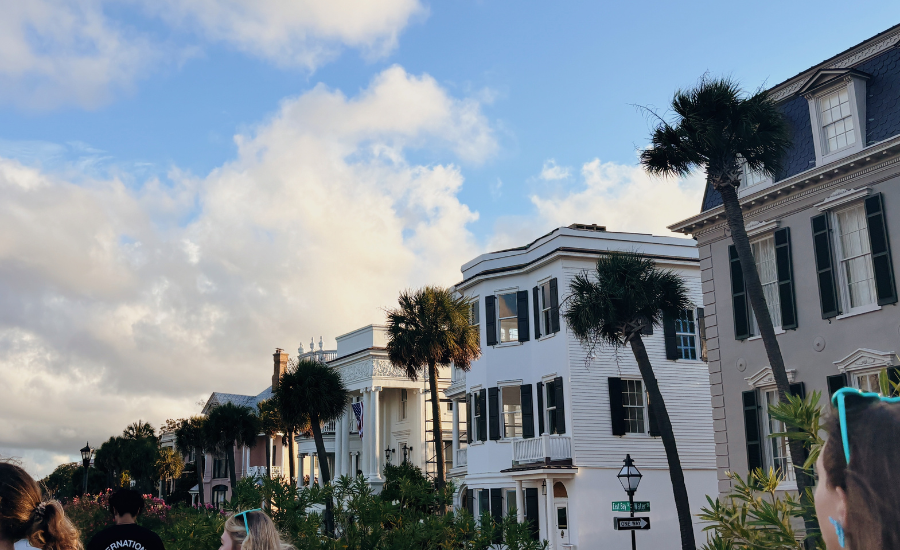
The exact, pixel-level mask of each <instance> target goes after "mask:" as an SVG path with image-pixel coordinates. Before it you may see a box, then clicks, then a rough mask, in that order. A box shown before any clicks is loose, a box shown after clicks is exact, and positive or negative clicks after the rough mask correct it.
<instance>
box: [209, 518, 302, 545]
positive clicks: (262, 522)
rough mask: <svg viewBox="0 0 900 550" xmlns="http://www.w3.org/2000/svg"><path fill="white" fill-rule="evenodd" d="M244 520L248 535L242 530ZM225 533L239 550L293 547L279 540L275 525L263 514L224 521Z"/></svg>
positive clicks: (279, 534)
mask: <svg viewBox="0 0 900 550" xmlns="http://www.w3.org/2000/svg"><path fill="white" fill-rule="evenodd" d="M244 518H247V526H248V527H249V528H250V532H249V533H247V531H246V529H244ZM225 532H226V533H228V536H229V537H231V541H232V542H233V543H234V544H235V545H236V546H239V547H240V549H241V550H294V547H293V546H291V545H290V544H288V543H286V542H284V541H282V540H281V533H279V532H278V528H277V527H275V523H274V522H273V521H272V519H271V518H270V517H269V516H267V515H266V514H265V513H264V512H247V513H246V514H243V515H240V516H239V515H238V514H235V515H233V516H231V517H230V518H228V519H227V520H226V521H225Z"/></svg>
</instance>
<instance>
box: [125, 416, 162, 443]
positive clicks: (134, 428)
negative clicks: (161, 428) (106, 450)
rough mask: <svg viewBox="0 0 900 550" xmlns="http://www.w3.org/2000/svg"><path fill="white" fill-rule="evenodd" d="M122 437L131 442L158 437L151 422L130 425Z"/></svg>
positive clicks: (140, 421)
mask: <svg viewBox="0 0 900 550" xmlns="http://www.w3.org/2000/svg"><path fill="white" fill-rule="evenodd" d="M122 437H124V438H125V439H131V440H137V439H142V438H145V437H156V430H155V429H154V428H153V426H151V425H150V423H149V422H144V421H143V420H138V421H137V422H132V423H131V424H129V425H128V427H127V428H125V430H123V431H122Z"/></svg>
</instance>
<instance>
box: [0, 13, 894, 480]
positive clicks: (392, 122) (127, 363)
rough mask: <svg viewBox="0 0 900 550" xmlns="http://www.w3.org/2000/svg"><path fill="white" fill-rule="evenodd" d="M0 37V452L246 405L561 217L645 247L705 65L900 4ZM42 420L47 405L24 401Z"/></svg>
mask: <svg viewBox="0 0 900 550" xmlns="http://www.w3.org/2000/svg"><path fill="white" fill-rule="evenodd" d="M4 13H5V17H4V18H3V20H2V21H0V235H2V236H3V238H2V239H0V303H2V304H3V307H2V308H0V372H4V375H5V379H6V383H5V384H4V385H3V387H2V388H0V417H2V418H3V419H4V422H3V423H0V455H13V456H18V457H21V458H22V459H23V460H24V461H25V464H26V465H27V466H28V467H29V468H30V469H31V470H32V471H33V472H35V473H36V474H44V473H47V472H48V471H49V470H50V469H52V467H53V466H55V465H56V464H58V463H59V462H60V461H63V460H67V459H70V458H72V457H73V456H74V454H73V451H75V450H77V449H78V448H80V447H81V446H82V445H83V442H84V440H85V439H88V440H90V441H92V442H93V441H101V440H104V439H106V438H107V437H109V436H110V435H112V434H113V433H116V432H118V431H120V430H121V429H123V428H124V427H125V425H127V424H128V423H130V422H132V421H133V420H135V419H137V418H143V419H145V420H149V421H151V422H152V423H153V424H154V425H159V424H160V423H161V422H162V421H163V420H165V419H166V418H177V417H183V416H186V415H189V414H194V413H196V412H197V411H198V410H199V408H198V406H197V402H198V400H202V399H204V398H205V397H207V396H208V395H209V393H210V392H211V391H214V390H216V391H226V392H242V391H248V392H254V393H255V392H257V391H260V390H262V389H264V387H265V386H266V385H267V383H268V382H267V381H268V380H269V379H270V376H271V370H270V368H271V367H270V361H271V353H272V350H273V349H274V348H275V347H283V348H285V349H288V350H293V349H296V347H297V345H298V344H299V343H300V342H304V343H308V342H309V339H310V337H314V338H315V339H316V340H318V337H319V336H320V335H321V336H324V337H325V341H326V342H327V343H328V345H329V346H330V345H333V344H332V343H333V341H334V336H335V335H337V334H343V333H346V332H349V331H350V330H353V329H355V328H357V327H359V326H362V325H365V324H370V323H378V322H381V321H382V317H383V309H382V308H384V307H387V306H390V305H391V304H392V303H395V300H396V294H397V292H398V291H399V290H400V289H402V288H406V287H410V286H417V285H421V284H425V283H441V284H452V283H454V282H456V281H457V280H458V277H459V266H460V265H461V264H462V263H463V262H465V261H467V260H470V259H471V258H473V257H474V256H475V255H477V254H479V253H482V252H484V251H485V250H489V249H493V248H500V247H507V246H515V245H520V244H523V243H526V242H528V241H530V240H531V239H533V238H534V237H536V236H537V235H540V234H542V233H544V232H546V231H548V230H550V229H552V228H553V227H555V226H559V225H568V224H570V223H573V222H581V223H599V224H604V225H607V226H608V228H609V229H610V230H619V231H639V232H653V233H656V234H666V229H665V226H666V225H669V224H671V223H673V222H676V221H678V220H679V219H682V218H684V217H687V216H689V215H691V214H693V213H695V212H696V211H698V209H699V200H700V196H701V194H702V188H703V182H702V177H700V176H694V177H689V178H687V179H685V180H684V181H679V182H674V181H670V182H660V181H656V180H651V179H649V178H647V177H646V176H645V175H644V174H642V173H641V171H640V169H639V168H637V167H636V150H637V149H638V148H639V147H641V146H642V145H643V144H644V143H645V140H646V137H647V135H648V125H649V123H648V121H647V118H646V116H645V115H644V114H642V113H641V112H640V111H639V110H638V109H637V108H636V107H635V105H645V106H650V107H655V108H658V109H660V110H664V109H665V106H666V103H667V101H668V100H669V99H670V98H671V96H672V93H673V92H674V90H675V89H676V88H678V87H686V86H690V85H692V84H693V83H695V82H696V81H697V79H698V78H699V77H700V76H701V75H703V74H704V73H706V72H709V73H710V74H713V75H732V76H733V77H735V78H736V79H738V80H740V81H741V82H743V83H744V85H745V86H747V87H748V88H756V87H758V86H760V85H762V84H763V83H768V84H769V85H771V84H775V83H778V82H780V81H782V80H784V79H786V78H789V77H791V76H793V75H794V74H796V73H798V72H800V71H802V70H804V69H806V68H808V67H810V66H811V65H814V64H816V63H818V62H820V61H822V60H824V59H825V58H828V57H830V56H832V55H835V54H837V53H838V52H840V51H842V50H844V49H846V48H848V47H850V46H852V45H854V44H856V43H858V42H860V41H862V40H865V39H866V38H868V37H870V36H872V35H874V34H876V33H878V32H880V31H882V30H885V29H886V28H888V27H890V26H891V25H892V24H894V23H896V22H897V21H898V20H900V5H898V4H897V3H896V2H893V3H889V2H882V3H869V4H867V5H866V9H861V8H859V9H852V10H851V9H848V7H847V4H846V2H842V3H838V2H818V3H815V4H805V3H804V4H801V3H785V2H777V3H776V2H757V3H754V4H753V5H752V10H751V9H748V8H747V5H746V4H737V3H722V2H715V3H714V2H693V3H687V4H686V3H678V4H676V3H671V2H644V3H640V4H634V3H632V4H625V3H615V4H612V3H610V4H608V5H605V4H603V3H599V2H557V3H552V4H550V3H545V2H544V3H538V2H523V1H517V2H512V1H464V0H457V1H453V2H428V1H425V0H380V1H379V2H368V3H356V2H353V1H352V0H332V1H330V2H327V3H317V2H309V3H302V2H297V3H294V4H288V3H278V2H275V1H274V0H257V1H256V2H241V1H240V0H222V1H220V2H214V3H206V2H204V0H178V1H176V0H155V1H153V2H150V1H149V0H148V1H142V0H134V1H132V2H127V3H121V2H115V1H113V0H109V1H95V2H76V1H74V0H73V1H70V2H53V1H51V0H31V1H29V2H27V3H11V4H10V5H9V6H7V7H6V8H5V12H4ZM47 403H52V407H48V406H45V404H47Z"/></svg>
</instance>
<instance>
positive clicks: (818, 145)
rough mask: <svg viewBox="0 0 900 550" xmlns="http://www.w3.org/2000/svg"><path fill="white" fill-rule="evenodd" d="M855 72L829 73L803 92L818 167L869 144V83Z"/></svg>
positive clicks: (817, 76)
mask: <svg viewBox="0 0 900 550" xmlns="http://www.w3.org/2000/svg"><path fill="white" fill-rule="evenodd" d="M868 79H869V75H867V74H865V73H863V72H860V71H857V70H854V69H825V70H821V71H819V72H817V73H816V74H815V75H813V76H812V77H811V78H810V79H809V80H808V81H807V82H806V84H804V85H803V87H802V88H801V89H800V93H801V94H803V96H804V97H806V99H807V101H809V118H810V122H811V123H812V131H813V146H814V148H815V150H816V166H822V165H824V164H828V163H829V162H832V161H835V160H838V159H840V158H843V157H845V156H847V155H851V154H853V153H856V152H859V151H861V150H862V148H863V147H865V141H866V80H868Z"/></svg>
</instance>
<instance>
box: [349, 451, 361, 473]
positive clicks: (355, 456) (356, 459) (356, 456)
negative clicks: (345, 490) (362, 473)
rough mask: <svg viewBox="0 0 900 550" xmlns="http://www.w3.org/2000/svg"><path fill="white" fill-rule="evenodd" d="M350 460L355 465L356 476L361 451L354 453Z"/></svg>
mask: <svg viewBox="0 0 900 550" xmlns="http://www.w3.org/2000/svg"><path fill="white" fill-rule="evenodd" d="M350 462H351V465H352V467H353V472H352V475H353V477H354V478H356V472H358V471H359V451H356V452H354V453H353V456H352V457H351V460H350Z"/></svg>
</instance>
